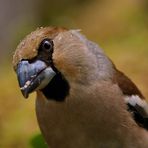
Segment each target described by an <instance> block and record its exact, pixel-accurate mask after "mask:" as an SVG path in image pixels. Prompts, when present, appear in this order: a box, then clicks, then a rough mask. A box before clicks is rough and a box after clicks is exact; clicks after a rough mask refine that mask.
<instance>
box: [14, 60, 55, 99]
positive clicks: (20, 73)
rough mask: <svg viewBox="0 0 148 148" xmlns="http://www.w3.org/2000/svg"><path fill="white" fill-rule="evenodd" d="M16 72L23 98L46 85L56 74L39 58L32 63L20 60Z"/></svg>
mask: <svg viewBox="0 0 148 148" xmlns="http://www.w3.org/2000/svg"><path fill="white" fill-rule="evenodd" d="M16 72H17V77H18V82H19V86H20V89H21V92H22V94H23V96H24V97H25V98H28V96H29V94H30V93H32V92H33V91H36V90H40V89H43V88H44V87H46V86H47V85H48V84H49V83H50V81H51V80H52V78H53V77H54V76H55V75H56V73H55V72H54V70H53V69H52V68H51V67H50V66H47V65H46V64H45V62H43V61H41V60H37V61H35V62H33V63H29V62H28V61H27V60H22V61H21V62H20V63H19V64H18V66H17V70H16Z"/></svg>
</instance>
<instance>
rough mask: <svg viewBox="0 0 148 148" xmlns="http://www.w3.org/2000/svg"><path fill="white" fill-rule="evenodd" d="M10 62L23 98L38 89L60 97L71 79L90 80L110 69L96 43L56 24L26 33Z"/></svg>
mask: <svg viewBox="0 0 148 148" xmlns="http://www.w3.org/2000/svg"><path fill="white" fill-rule="evenodd" d="M96 49H97V50H96ZM97 56H98V59H100V61H98V60H97V58H96V57H97ZM102 57H103V58H102ZM99 63H101V65H99ZM103 63H104V64H103ZM13 66H14V69H15V71H16V73H17V78H18V81H19V86H20V89H21V91H22V94H23V96H24V97H25V98H27V97H28V96H29V94H30V93H31V92H33V91H38V90H39V91H42V92H43V93H44V95H45V96H46V97H47V98H50V99H55V100H63V99H64V98H65V97H66V96H67V95H68V94H69V90H70V85H71V83H80V84H88V83H93V82H94V81H95V80H96V78H97V77H98V78H99V75H100V77H109V76H108V75H110V73H111V72H108V70H109V67H110V62H109V60H107V58H106V57H105V56H104V54H103V51H102V50H101V49H99V48H98V46H97V45H96V44H94V43H92V42H90V41H88V40H87V39H86V38H85V37H84V36H82V35H81V34H80V33H79V31H78V30H67V29H64V28H57V27H45V28H39V29H37V30H36V31H34V32H32V33H31V34H29V35H28V36H26V38H25V39H24V40H23V41H21V42H20V44H19V45H18V47H17V49H16V51H15V54H14V56H13ZM98 68H99V71H100V72H99V71H98ZM101 70H102V71H101ZM106 70H107V71H106Z"/></svg>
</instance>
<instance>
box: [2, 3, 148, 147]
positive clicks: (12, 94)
mask: <svg viewBox="0 0 148 148" xmlns="http://www.w3.org/2000/svg"><path fill="white" fill-rule="evenodd" d="M49 25H54V26H64V27H68V28H73V29H77V28H78V29H82V32H83V33H84V34H85V35H86V36H87V37H88V38H89V39H91V40H93V41H95V42H97V43H99V45H100V46H101V47H102V48H103V49H104V50H105V52H106V53H107V55H108V56H109V57H110V58H111V59H112V60H113V61H114V62H115V64H116V65H117V67H118V68H119V69H120V70H122V71H124V72H125V73H126V74H127V75H128V76H129V77H131V78H132V80H133V81H134V82H135V83H136V84H137V85H138V86H139V88H140V89H141V90H142V92H143V94H144V95H145V96H146V97H147V98H148V89H147V86H148V1H147V0H124V1H119V0H60V1H59V0H54V1H53V0H42V1H40V0H22V1H20V0H13V1H12V0H0V45H1V46H0V147H2V148H20V147H21V148H33V147H34V148H37V147H40V148H41V147H46V146H45V145H44V142H42V141H43V139H42V137H41V136H40V131H39V128H38V125H37V121H36V116H35V99H34V98H35V94H32V95H31V97H30V98H29V99H28V100H25V99H23V97H22V95H21V93H20V90H19V88H18V84H17V80H16V76H15V73H14V71H13V68H12V55H13V53H14V51H15V48H16V46H17V44H18V43H19V42H20V40H21V39H23V37H25V36H26V35H27V34H28V33H30V32H31V31H33V30H35V29H36V28H37V27H41V26H49Z"/></svg>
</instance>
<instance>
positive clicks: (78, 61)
mask: <svg viewBox="0 0 148 148" xmlns="http://www.w3.org/2000/svg"><path fill="white" fill-rule="evenodd" d="M12 64H13V68H14V70H15V72H16V76H17V79H18V83H19V87H20V90H21V92H22V94H23V96H24V97H25V98H28V97H29V94H30V93H32V92H36V94H37V97H36V105H35V106H36V115H37V121H38V124H39V128H40V130H41V133H42V135H43V137H44V139H45V141H46V143H47V145H48V147H49V148H148V104H147V102H146V99H145V97H144V96H143V94H142V93H141V91H140V90H139V89H138V87H137V86H136V85H135V84H134V82H132V80H131V79H130V78H128V77H127V76H126V75H125V74H124V73H122V72H121V71H120V70H118V69H117V68H116V66H115V64H114V63H113V62H112V61H111V59H110V58H109V57H108V56H107V55H106V54H105V52H104V51H103V49H101V48H100V46H99V45H98V44H96V43H94V42H92V41H90V40H89V39H87V38H86V36H84V35H83V34H82V33H81V30H79V29H67V28H64V27H52V26H49V27H40V28H37V29H36V30H35V31H33V32H31V33H30V34H29V35H27V36H26V37H25V38H24V39H23V40H22V41H21V42H20V43H19V45H18V46H17V48H16V50H15V53H14V55H13V62H12Z"/></svg>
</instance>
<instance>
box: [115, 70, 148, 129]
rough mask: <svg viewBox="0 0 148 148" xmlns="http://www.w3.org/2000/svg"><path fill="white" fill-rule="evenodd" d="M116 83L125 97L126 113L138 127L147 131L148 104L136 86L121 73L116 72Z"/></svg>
mask: <svg viewBox="0 0 148 148" xmlns="http://www.w3.org/2000/svg"><path fill="white" fill-rule="evenodd" d="M116 82H117V83H118V85H119V87H120V89H121V91H122V92H123V94H124V95H125V97H124V99H125V102H126V104H127V106H128V111H129V112H130V113H131V114H132V117H133V118H134V120H135V121H136V122H137V124H138V125H139V126H142V127H143V128H145V129H147V130H148V103H147V102H146V100H145V98H144V96H143V95H142V93H141V92H140V90H139V89H138V88H137V87H136V85H135V84H134V83H133V82H132V81H131V80H130V79H129V78H128V77H127V76H126V75H124V74H123V73H122V72H120V71H119V70H117V72H116Z"/></svg>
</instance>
